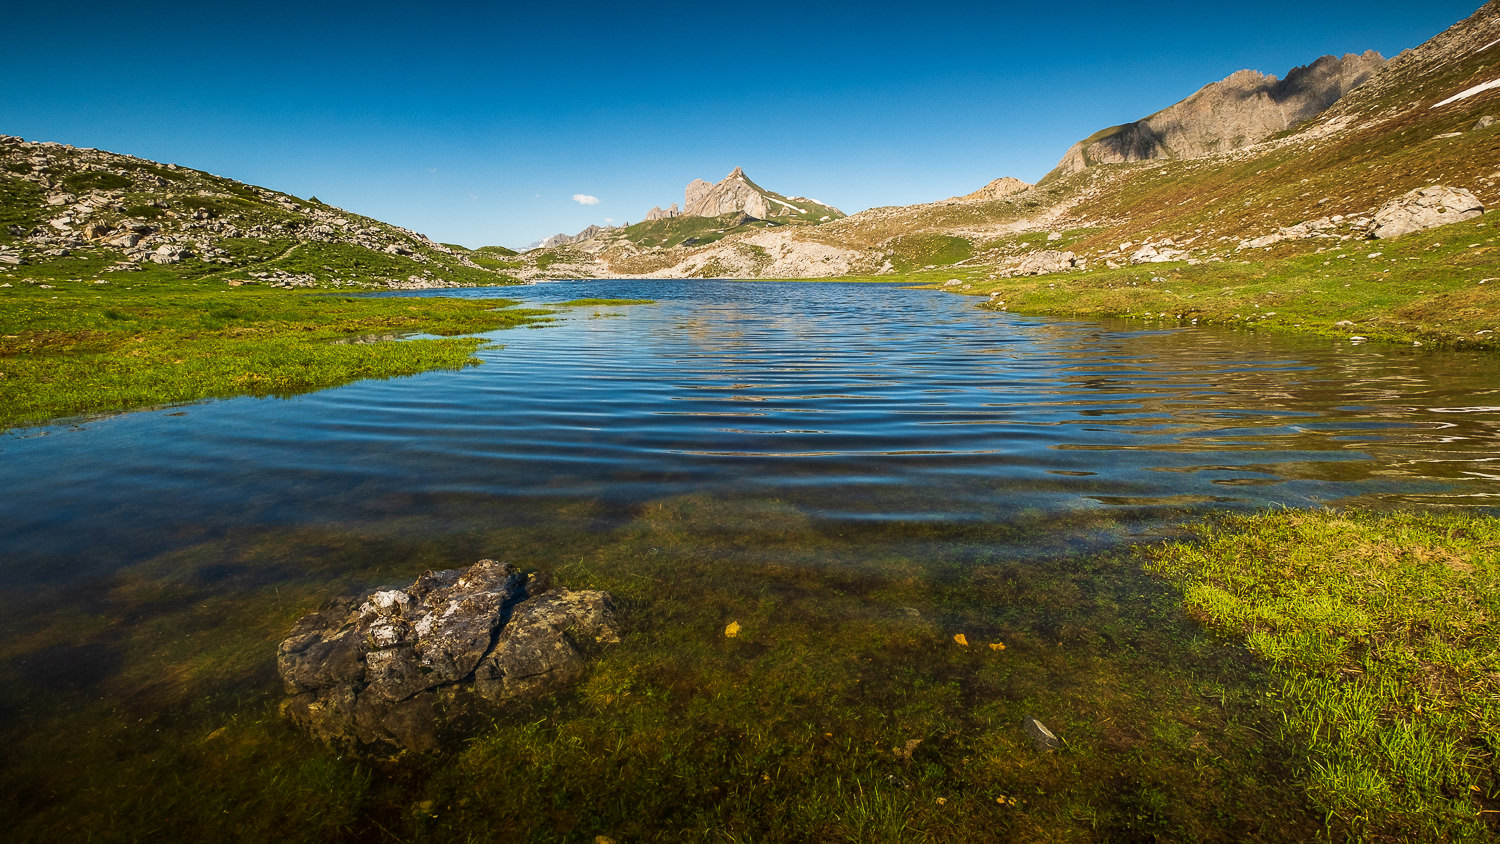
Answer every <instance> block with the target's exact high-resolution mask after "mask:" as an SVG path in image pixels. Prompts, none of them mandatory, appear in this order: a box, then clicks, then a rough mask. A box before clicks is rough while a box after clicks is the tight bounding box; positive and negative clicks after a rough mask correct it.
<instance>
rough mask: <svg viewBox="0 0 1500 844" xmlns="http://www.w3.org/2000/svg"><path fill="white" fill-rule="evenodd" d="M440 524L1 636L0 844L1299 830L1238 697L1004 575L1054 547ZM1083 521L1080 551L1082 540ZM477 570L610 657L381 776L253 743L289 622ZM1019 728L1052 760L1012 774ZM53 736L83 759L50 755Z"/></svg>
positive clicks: (1243, 687) (1066, 592)
mask: <svg viewBox="0 0 1500 844" xmlns="http://www.w3.org/2000/svg"><path fill="white" fill-rule="evenodd" d="M450 505H451V506H450V507H448V508H447V512H448V513H449V514H450V517H451V516H452V515H453V514H455V513H456V512H458V511H460V510H465V509H466V508H473V513H472V516H473V518H472V519H470V520H468V521H467V522H466V523H467V524H470V525H477V524H481V523H488V524H489V527H486V528H474V527H471V528H469V529H466V530H465V531H464V532H462V533H458V534H449V533H443V532H441V531H437V530H434V523H433V521H432V520H431V519H430V518H426V517H424V516H423V515H421V512H420V511H413V513H412V515H410V516H409V517H407V518H404V519H403V518H392V519H383V520H381V521H380V522H379V523H371V524H368V525H348V526H344V527H343V528H340V529H338V530H336V531H330V530H328V529H305V530H300V531H293V532H286V533H278V532H276V531H273V530H268V531H265V532H264V533H260V534H255V535H241V536H235V537H228V538H220V539H206V540H205V541H203V542H201V543H200V544H198V545H197V546H195V547H194V548H192V549H185V550H180V551H176V552H172V553H171V554H168V555H165V556H163V557H161V558H160V559H155V560H147V561H143V562H141V563H137V564H134V565H129V566H126V567H124V568H123V569H120V570H119V571H117V572H114V573H111V574H106V575H103V576H102V578H101V579H100V582H99V585H98V586H97V587H96V588H94V589H93V590H91V591H92V592H93V593H94V594H95V595H96V596H97V597H95V598H94V599H93V600H92V601H91V604H90V608H89V610H88V612H86V613H83V614H82V617H83V618H88V617H93V618H97V619H98V620H99V622H98V623H97V624H91V625H90V624H80V623H79V621H80V613H79V612H78V611H77V610H76V609H69V608H68V607H65V606H63V604H65V603H67V602H66V601H64V600H63V599H62V597H61V596H59V599H58V600H59V605H58V607H57V613H56V614H55V615H49V614H45V613H44V614H39V615H34V616H33V617H32V618H30V619H29V620H27V621H26V624H27V625H28V626H29V629H30V630H31V632H30V633H29V634H27V635H24V636H11V635H7V636H6V637H4V638H3V639H0V641H4V642H6V643H7V644H6V645H5V649H4V652H3V654H0V656H3V659H0V667H3V669H4V672H5V673H4V676H3V677H0V679H5V680H7V681H8V682H7V683H6V684H5V688H6V689H7V691H6V693H5V696H4V697H3V698H0V703H4V704H5V705H6V706H7V707H8V708H9V709H10V711H20V710H24V711H27V712H30V713H31V715H29V716H28V717H26V718H24V719H21V720H20V721H12V722H11V723H9V724H8V725H7V727H6V730H5V733H4V738H5V740H6V748H7V750H6V754H7V765H6V766H5V773H4V774H0V787H3V788H5V789H6V792H7V793H9V794H11V795H12V798H11V799H12V800H16V801H19V802H20V803H21V804H22V805H20V806H19V807H18V808H19V809H20V810H21V811H19V812H13V816H14V817H19V818H20V821H19V822H18V823H17V824H16V825H15V826H14V827H13V829H12V832H13V833H14V834H15V836H16V840H56V839H57V838H58V836H60V835H61V836H62V837H67V836H68V832H69V830H72V831H73V832H74V833H78V832H79V831H81V830H86V829H100V828H104V826H103V825H107V824H110V823H112V824H113V826H111V827H109V828H110V829H112V830H113V831H114V832H115V833H117V834H118V836H119V837H121V838H132V837H139V836H140V835H142V834H145V833H146V831H148V830H150V831H154V833H155V834H171V835H176V836H178V837H189V838H196V837H205V836H207V835H213V834H216V833H218V832H227V831H231V830H236V829H237V830H239V834H250V835H257V836H264V837H283V838H285V837H291V838H299V837H300V838H307V839H326V838H328V837H339V836H344V835H375V836H382V835H384V836H390V837H395V838H400V839H412V838H426V837H435V838H441V839H452V838H463V837H469V838H474V839H483V840H494V839H502V840H533V841H542V840H555V839H557V838H559V837H566V838H580V839H583V840H591V839H592V838H593V837H594V836H596V835H607V836H610V837H613V838H615V839H616V840H678V839H680V838H682V837H704V836H708V837H716V838H721V839H726V840H731V841H733V840H744V841H748V840H769V839H785V838H795V839H806V838H827V839H838V840H860V841H955V840H978V839H989V840H993V839H995V838H1001V839H1005V838H1010V839H1015V840H1036V839H1089V838H1142V837H1148V838H1149V837H1153V836H1154V837H1162V838H1169V839H1177V840H1213V839H1220V840H1231V839H1239V838H1243V837H1247V836H1248V837H1260V838H1265V839H1297V838H1306V837H1308V836H1309V835H1312V834H1313V833H1314V832H1315V831H1316V829H1317V827H1318V818H1317V816H1316V815H1315V814H1314V813H1312V812H1311V811H1310V810H1309V808H1308V806H1307V805H1306V804H1305V798H1304V797H1303V796H1302V794H1301V793H1300V792H1299V791H1298V790H1297V789H1295V788H1293V787H1291V786H1290V785H1289V777H1288V776H1287V771H1288V770H1289V768H1288V764H1289V759H1290V756H1289V750H1290V748H1289V747H1288V746H1285V745H1283V744H1281V743H1279V742H1278V741H1276V740H1275V739H1271V740H1267V739H1266V738H1265V736H1266V735H1267V734H1274V733H1275V724H1274V720H1273V718H1274V715H1275V713H1274V710H1273V709H1271V708H1270V707H1269V706H1268V699H1267V698H1266V696H1265V695H1266V691H1267V687H1266V685H1265V683H1266V678H1265V675H1264V674H1263V673H1262V672H1260V671H1258V670H1256V668H1255V666H1254V664H1253V662H1251V661H1250V660H1249V659H1248V658H1247V657H1246V655H1245V654H1244V653H1243V652H1242V651H1241V650H1240V649H1238V648H1235V647H1226V646H1225V645H1223V644H1221V643H1219V642H1217V641H1215V639H1214V638H1213V637H1211V636H1208V635H1206V634H1205V633H1203V632H1201V631H1200V630H1198V629H1197V628H1196V627H1195V626H1194V625H1193V624H1192V623H1190V622H1189V621H1188V620H1187V619H1185V618H1183V617H1182V615H1181V613H1180V611H1179V610H1178V608H1177V607H1176V605H1175V600H1174V595H1173V593H1172V592H1171V591H1170V590H1169V589H1168V588H1167V587H1166V585H1165V584H1164V583H1162V582H1160V581H1158V580H1155V579H1152V578H1150V577H1148V576H1146V575H1145V574H1144V573H1143V572H1141V571H1140V570H1139V568H1138V567H1136V566H1133V565H1131V564H1130V558H1129V557H1128V556H1127V555H1122V554H1121V553H1119V552H1109V551H1107V552H1098V553H1070V552H1068V551H1066V550H1062V549H1059V550H1058V552H1057V553H1046V554H1023V553H1021V552H1020V550H1019V549H1020V548H1021V547H1022V546H1023V545H1025V544H1027V543H1028V542H1030V541H1035V540H1042V541H1048V540H1051V539H1052V538H1055V537H1056V536H1057V535H1059V533H1060V532H1062V531H1064V530H1068V529H1071V528H1074V527H1084V528H1087V527H1089V526H1088V525H1082V526H1080V525H1076V524H1073V523H1072V522H1073V521H1076V518H1077V517H1075V518H1074V519H1072V520H1069V521H1068V522H1067V523H1066V524H1065V523H1063V522H1059V521H1057V520H1052V519H1045V518H1042V519H1037V520H1035V521H1034V522H1032V523H1031V524H1029V525H1023V526H1020V527H1018V526H1017V525H975V524H968V525H949V526H943V525H933V524H908V523H899V522H897V523H880V522H872V523H863V524H851V523H849V522H844V521H838V522H823V521H820V520H819V519H817V518H814V517H811V516H809V515H807V514H806V513H804V512H802V511H801V510H799V509H798V508H797V507H794V506H791V505H789V504H787V503H785V502H782V501H778V500H775V499H758V498H753V497H752V498H729V497H716V496H708V495H689V496H682V497H675V498H669V499H661V500H658V501H654V502H650V503H646V504H642V505H640V506H636V507H630V508H627V509H624V510H611V509H607V508H605V507H603V506H601V505H599V504H598V503H595V502H589V501H574V502H557V501H528V502H521V503H516V504H508V505H506V507H504V508H496V507H494V506H493V505H492V504H491V505H489V506H486V505H485V504H484V502H482V501H480V500H477V499H476V500H473V501H469V502H466V503H465V502H457V501H455V502H450ZM1084 519H1085V521H1087V520H1095V521H1099V522H1100V523H1099V524H1096V525H1093V527H1095V528H1097V529H1100V530H1106V529H1108V525H1106V524H1104V523H1103V522H1105V521H1108V519H1109V517H1108V516H1107V515H1104V514H1095V515H1092V516H1087V517H1084ZM498 548H503V549H506V551H507V553H506V556H507V558H508V559H511V560H514V561H516V562H518V563H521V564H523V565H528V563H530V564H534V565H535V566H537V567H543V568H546V569H548V570H550V571H552V573H553V574H554V575H555V576H556V577H557V579H558V580H559V581H560V582H562V583H563V584H565V585H568V586H570V587H577V588H603V589H607V590H608V591H610V592H611V593H612V594H613V595H614V596H615V600H616V602H617V604H618V606H619V610H620V615H621V618H622V620H623V621H624V623H625V625H626V630H625V636H624V641H623V642H622V643H621V644H620V645H619V646H617V647H616V648H615V649H613V650H611V651H610V652H607V653H606V654H604V655H603V656H602V657H601V658H600V659H599V661H598V662H596V663H595V664H594V665H593V666H592V668H591V669H590V672H589V674H588V676H587V677H586V678H585V679H584V681H583V682H582V683H581V684H580V685H579V686H578V687H577V688H576V689H574V690H573V691H571V692H568V693H565V694H561V695H558V696H557V697H554V698H552V699H549V700H546V701H543V702H541V703H537V704H533V705H528V706H519V707H513V708H510V709H506V710H503V711H500V712H497V713H496V714H495V717H494V720H493V722H492V723H491V724H490V725H489V726H488V727H486V728H484V729H482V730H480V731H479V732H477V733H476V734H474V735H473V736H472V737H471V738H470V739H469V740H468V741H466V742H464V743H462V744H461V745H459V746H455V747H453V748H451V749H450V750H449V751H448V752H447V753H446V754H444V755H440V756H433V757H410V758H406V759H404V760H401V761H399V762H396V763H393V764H370V763H362V762H357V761H354V760H350V759H339V758H337V757H335V756H333V755H331V754H330V753H328V752H327V751H325V750H323V749H322V748H321V747H320V746H319V745H317V744H316V743H314V742H312V741H311V740H310V739H308V738H307V737H305V736H302V735H300V734H298V733H296V732H295V731H294V730H293V729H292V728H291V727H290V726H288V725H286V724H285V723H283V722H282V721H281V720H280V719H279V718H278V717H277V715H276V714H275V708H276V705H277V701H278V700H279V697H280V694H281V692H280V689H279V685H278V684H277V683H276V680H275V674H274V668H273V655H274V651H275V646H276V643H277V642H278V641H279V639H280V637H281V636H283V635H285V630H286V629H287V628H288V627H289V626H290V625H291V623H292V622H293V621H294V620H295V619H296V618H297V617H299V615H300V614H301V613H303V612H305V611H307V610H308V609H310V608H312V607H315V606H317V605H318V604H319V603H320V602H322V601H323V600H324V599H326V598H327V597H328V596H329V595H330V594H336V593H338V592H341V591H349V590H351V588H352V589H355V590H357V589H358V588H362V587H365V586H368V585H369V584H371V583H377V584H378V583H382V582H386V581H397V580H400V579H401V578H403V577H409V576H410V573H411V571H412V570H414V569H419V568H424V567H450V566H452V565H455V564H462V563H463V562H465V561H467V559H468V558H469V557H474V558H477V557H478V556H481V555H484V554H485V553H486V552H492V551H493V550H494V549H498ZM455 554H463V555H465V556H463V557H460V558H459V559H457V560H455V559H454V555H455ZM69 606H71V605H69ZM8 624H9V625H10V626H11V627H13V628H14V627H15V625H19V624H22V621H20V620H14V621H12V622H8ZM736 625H737V627H736ZM17 629H19V628H17ZM731 629H733V630H734V633H735V635H733V636H729V635H726V634H727V633H728V632H729V631H730V630H731ZM106 630H107V631H108V632H109V637H110V650H109V653H110V657H109V660H108V661H107V663H105V664H101V665H100V668H99V676H98V677H96V678H93V679H92V680H91V681H89V682H88V683H86V684H85V685H83V686H82V687H75V688H71V689H70V688H64V687H53V688H50V689H44V690H41V691H38V690H37V686H36V685H35V683H32V684H30V685H28V684H26V683H22V682H20V676H19V673H18V672H25V671H28V670H32V671H34V670H37V667H38V666H39V665H40V661H42V660H45V659H46V658H47V657H48V655H50V654H58V653H67V652H82V649H84V648H86V647H88V646H89V645H91V644H98V643H99V642H100V641H101V640H100V638H99V636H100V635H102V634H103V633H104V632H105V631H106ZM91 631H92V632H91ZM185 632H186V633H190V634H191V635H190V636H188V637H187V639H188V640H190V641H188V642H187V643H186V644H184V643H183V642H182V641H180V640H183V639H184V633H185ZM959 635H962V636H963V637H964V640H965V641H967V642H969V643H970V644H969V646H968V647H962V646H959V645H958V644H956V642H955V637H956V636H959ZM1002 642H1003V643H1004V645H1005V647H1004V648H996V647H992V645H994V644H998V643H1002ZM163 677H166V678H170V682H166V683H163V682H162V678H163ZM1028 715H1036V716H1038V717H1040V718H1041V719H1042V720H1043V721H1044V722H1045V723H1046V724H1047V726H1048V728H1049V729H1051V730H1052V731H1053V732H1055V733H1056V735H1057V737H1058V739H1059V747H1058V748H1057V749H1055V750H1051V751H1048V750H1045V749H1040V748H1038V747H1037V746H1035V745H1034V744H1033V741H1032V739H1031V737H1030V735H1029V734H1028V732H1027V730H1026V728H1025V719H1026V717H1027V716H1028ZM23 722H24V723H23ZM79 731H82V732H84V733H86V734H88V735H89V736H90V737H91V738H89V739H88V740H87V741H81V742H65V741H62V737H64V736H67V735H69V734H71V733H74V732H79ZM60 748H62V749H61V750H60ZM59 753H61V755H62V756H63V757H65V759H64V760H63V763H62V764H60V763H59ZM182 783H190V785H187V786H184V785H182ZM157 793H162V794H163V795H164V796H163V797H162V799H161V800H160V801H159V802H157V803H153V802H152V800H151V795H153V794H157ZM313 795H316V796H313ZM122 800H123V802H122ZM121 805H127V806H128V807H129V808H130V811H129V812H125V813H114V810H115V809H116V808H117V807H119V806H121ZM106 811H108V812H110V813H112V815H111V817H112V818H113V820H109V819H106V818H105V817H104V815H103V814H101V813H104V812H106Z"/></svg>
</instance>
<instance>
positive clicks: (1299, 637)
mask: <svg viewBox="0 0 1500 844" xmlns="http://www.w3.org/2000/svg"><path fill="white" fill-rule="evenodd" d="M1195 532H1196V534H1197V537H1196V539H1195V540H1194V541H1192V542H1185V543H1172V544H1169V545H1163V546H1159V547H1156V548H1152V549H1150V550H1149V551H1147V552H1146V557H1147V559H1148V560H1149V565H1150V567H1151V569H1152V570H1154V571H1156V572H1158V573H1160V574H1162V575H1164V576H1165V577H1167V578H1168V579H1169V580H1171V581H1172V582H1173V583H1176V584H1178V585H1179V586H1180V587H1181V588H1182V589H1183V590H1184V593H1185V598H1184V605H1185V606H1186V607H1187V608H1188V611H1189V612H1190V613H1192V614H1193V615H1194V616H1195V617H1197V618H1199V619H1201V620H1202V621H1203V622H1204V623H1205V624H1206V625H1208V626H1209V627H1211V628H1213V629H1215V630H1217V631H1220V632H1221V633H1223V634H1224V635H1226V636H1229V637H1232V638H1233V639H1235V640H1238V641H1242V642H1244V644H1245V646H1246V647H1247V648H1248V649H1249V650H1250V651H1251V652H1253V653H1255V654H1256V655H1257V656H1258V657H1260V658H1261V659H1263V660H1265V661H1266V662H1267V663H1269V664H1270V665H1272V666H1273V667H1274V668H1275V669H1276V671H1277V674H1278V675H1279V677H1280V682H1281V690H1280V693H1279V695H1278V700H1279V701H1281V707H1282V710H1283V711H1282V715H1281V717H1282V719H1283V722H1284V725H1285V727H1284V729H1285V732H1286V734H1287V735H1288V736H1289V737H1293V738H1295V740H1296V741H1299V742H1302V743H1304V744H1305V745H1306V746H1307V748H1308V754H1309V755H1308V759H1307V761H1306V764H1305V765H1304V766H1303V769H1302V772H1301V779H1302V782H1303V784H1304V786H1305V787H1306V788H1307V790H1308V793H1309V795H1310V796H1311V798H1312V799H1313V800H1314V801H1315V802H1316V803H1317V805H1318V806H1319V807H1320V808H1321V809H1322V811H1323V812H1324V813H1325V815H1326V818H1327V822H1328V825H1329V829H1330V830H1331V831H1333V832H1334V833H1335V834H1336V835H1338V836H1340V837H1343V836H1353V837H1360V838H1395V839H1401V840H1475V841H1478V840H1493V838H1492V837H1493V836H1494V835H1495V833H1496V829H1497V826H1500V811H1497V810H1500V766H1497V756H1496V751H1497V750H1500V624H1497V613H1500V578H1497V576H1500V519H1497V518H1495V517H1493V516H1483V515H1476V514H1471V513H1462V512H1444V513H1430V512H1392V513H1371V512H1362V511H1348V512H1338V511H1326V512H1278V513H1268V514H1263V515H1256V516H1234V517H1226V518H1224V519H1222V520H1220V521H1218V522H1216V523H1213V524H1210V525H1205V526H1200V527H1198V528H1196V529H1195Z"/></svg>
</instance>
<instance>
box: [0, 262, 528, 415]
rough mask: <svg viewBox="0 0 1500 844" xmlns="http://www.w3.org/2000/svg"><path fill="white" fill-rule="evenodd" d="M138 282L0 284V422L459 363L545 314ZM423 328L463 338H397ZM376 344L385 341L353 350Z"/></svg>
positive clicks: (501, 303) (437, 301) (303, 386)
mask: <svg viewBox="0 0 1500 844" xmlns="http://www.w3.org/2000/svg"><path fill="white" fill-rule="evenodd" d="M74 268H75V269H82V265H80V266H75V267H74ZM22 269H29V268H22ZM139 275H140V274H126V275H125V277H126V278H128V279H129V280H130V281H132V282H136V283H135V284H122V283H120V282H119V281H113V280H112V281H110V282H109V283H108V284H107V285H96V284H93V283H91V282H84V281H76V282H75V281H62V280H60V279H53V280H52V283H51V284H50V285H47V286H45V287H44V286H43V285H42V284H22V285H21V286H19V287H12V288H9V289H0V427H11V426H16V425H27V424H38V423H42V422H46V421H48V420H50V419H53V418H56V417H62V416H73V415H78V414H92V413H112V412H119V411H124V410H130V409H135V408H141V407H152V406H158V405H163V404H173V403H178V402H187V401H196V400H200V399H205V398H223V397H229V396H241V395H249V396H287V395H293V394H297V393H304V392H308V391H311V390H317V389H322V388H325V387H330V386H335V385H338V384H343V383H347V382H349V381H353V380H357V379H361V378H386V377H392V376H397V375H409V374H414V373H417V372H422V371H425V370H429V369H436V368H448V369H451V368H459V367H463V366H467V365H470V364H472V363H474V362H476V361H475V359H474V358H473V352H474V350H475V349H477V348H478V347H479V346H481V345H483V343H484V342H485V341H484V340H482V339H479V338H460V337H457V336H456V335H462V334H472V333H476V332H482V331H490V330H493V329H497V328H505V327H511V326H516V325H523V324H526V323H528V322H534V321H535V320H536V319H538V318H540V317H539V314H541V313H542V312H540V311H521V310H509V309H508V306H510V305H512V304H514V303H513V302H510V301H506V300H473V299H468V300H460V299H443V298H420V299H418V298H411V299H406V298H394V297H335V296H329V295H326V294H324V295H319V294H316V293H302V292H290V291H278V290H256V289H249V288H241V289H224V288H223V287H222V285H221V284H220V283H218V282H213V281H201V282H196V283H194V282H184V281H180V280H178V281H173V280H169V279H162V278H159V277H158V278H155V279H152V283H149V284H147V283H145V282H144V279H141V278H140V277H139ZM48 288H50V289H48ZM101 288H105V289H101ZM105 290H107V293H106V292H105ZM413 333H426V334H438V335H448V336H449V337H451V338H452V339H421V340H415V341H408V342H393V341H394V340H395V339H396V338H398V337H399V336H401V335H406V334H413ZM370 339H378V340H380V342H357V343H351V342H348V341H350V340H370Z"/></svg>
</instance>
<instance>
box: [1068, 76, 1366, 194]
mask: <svg viewBox="0 0 1500 844" xmlns="http://www.w3.org/2000/svg"><path fill="white" fill-rule="evenodd" d="M1385 64H1386V60H1385V59H1384V58H1383V57H1382V56H1381V55H1380V54H1379V53H1377V52H1375V51H1373V50H1371V51H1369V52H1367V53H1364V54H1362V55H1355V54H1353V53H1350V54H1348V55H1346V56H1344V57H1343V58H1342V59H1338V58H1334V57H1333V56H1324V57H1322V58H1320V59H1318V60H1317V61H1315V62H1313V63H1312V64H1310V65H1306V66H1304V67H1298V68H1293V69H1292V70H1291V71H1290V72H1289V73H1287V75H1286V78H1285V79H1277V78H1276V77H1275V76H1268V75H1266V74H1263V73H1260V72H1258V71H1254V70H1241V71H1237V72H1235V73H1233V74H1230V75H1229V76H1228V77H1227V78H1225V79H1223V80H1222V81H1219V82H1214V83H1211V84H1209V85H1205V86H1204V87H1203V88H1201V89H1199V90H1198V91H1197V92H1196V93H1194V94H1193V95H1192V96H1191V97H1188V98H1187V99H1185V100H1183V101H1182V102H1179V103H1176V104H1174V105H1171V106H1168V107H1167V108H1165V109H1162V110H1161V111H1159V112H1157V113H1155V114H1153V115H1151V116H1150V117H1146V118H1143V119H1141V120H1137V121H1136V122H1134V123H1127V124H1125V125H1123V126H1112V127H1110V128H1108V129H1105V130H1103V131H1102V132H1097V133H1095V134H1094V135H1092V136H1090V137H1088V138H1085V139H1084V140H1082V141H1079V142H1078V143H1076V144H1074V145H1073V146H1072V147H1071V148H1070V149H1069V150H1068V152H1067V154H1066V155H1064V156H1063V158H1062V161H1060V162H1058V165H1057V167H1056V168H1055V169H1054V170H1053V171H1052V173H1051V174H1049V176H1066V175H1069V174H1071V173H1077V172H1078V171H1080V170H1083V169H1084V168H1086V167H1091V166H1093V165H1095V164H1117V163H1120V162H1124V161H1148V160H1152V159H1160V158H1198V157H1201V156H1204V155H1209V154H1212V153H1215V152H1225V151H1228V150H1233V149H1238V148H1240V147H1244V146H1249V145H1250V144H1253V143H1256V142H1258V141H1262V140H1264V139H1266V138H1268V137H1270V136H1272V135H1274V134H1276V133H1278V132H1281V131H1284V130H1286V129H1290V128H1292V127H1294V126H1298V125H1300V124H1302V123H1305V122H1307V121H1309V120H1311V119H1313V118H1315V117H1317V116H1318V115H1320V114H1322V113H1323V112H1324V111H1326V110H1327V109H1328V108H1329V107H1330V106H1332V105H1333V104H1334V103H1335V102H1337V101H1338V100H1339V99H1340V98H1342V97H1343V96H1344V95H1345V94H1347V93H1348V92H1349V91H1351V90H1353V89H1354V88H1356V87H1358V86H1359V85H1361V84H1363V83H1364V82H1366V81H1367V80H1369V79H1370V78H1371V77H1372V76H1374V75H1375V74H1376V73H1377V72H1378V71H1379V70H1380V69H1381V68H1383V67H1384V66H1385Z"/></svg>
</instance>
